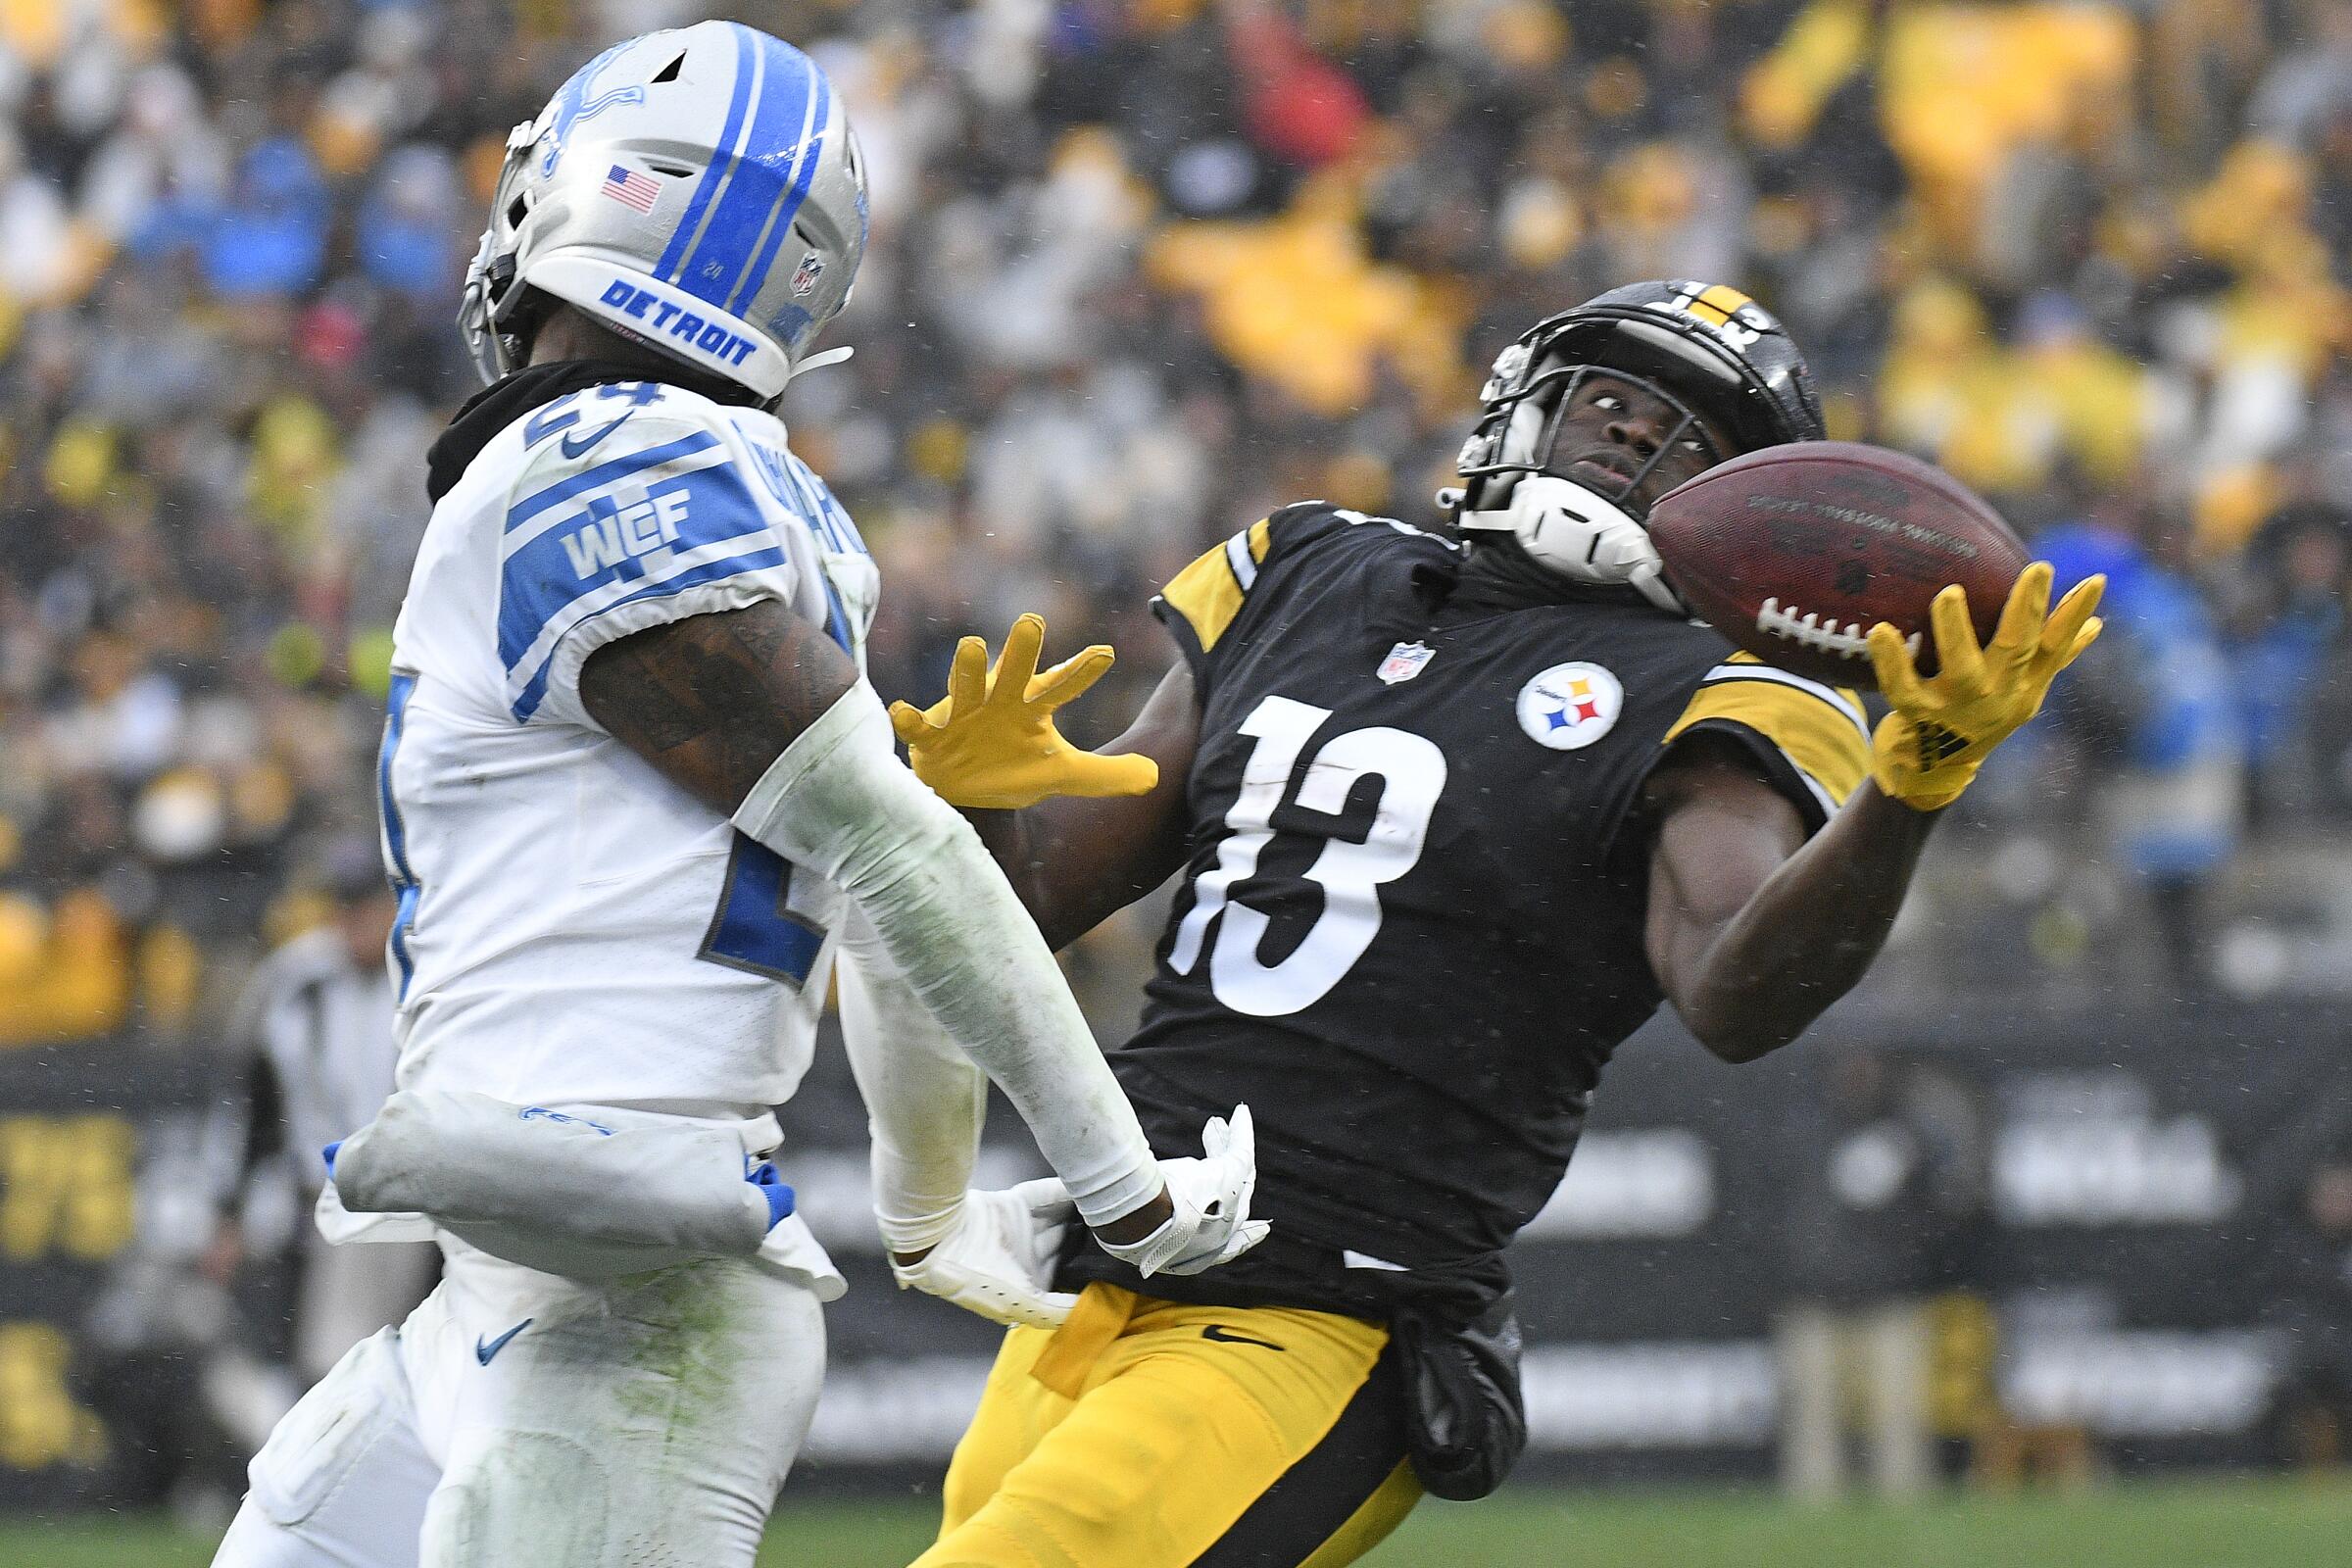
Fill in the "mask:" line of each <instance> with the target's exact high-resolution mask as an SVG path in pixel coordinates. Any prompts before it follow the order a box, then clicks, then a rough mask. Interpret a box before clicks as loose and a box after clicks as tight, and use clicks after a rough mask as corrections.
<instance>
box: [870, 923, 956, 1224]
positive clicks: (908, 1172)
mask: <svg viewBox="0 0 2352 1568" xmlns="http://www.w3.org/2000/svg"><path fill="white" fill-rule="evenodd" d="M839 973H840V976H841V1033H842V1040H843V1043H844V1045H845V1046H846V1047H847V1049H848V1052H849V1057H850V1071H851V1073H852V1074H853V1075H854V1076H855V1077H856V1078H857V1080H858V1094H859V1095H860V1096H862V1097H863V1099H864V1101H865V1113H866V1127H867V1129H868V1132H869V1133H870V1135H871V1138H872V1145H873V1176H874V1214H875V1217H876V1218H877V1219H878V1220H880V1222H881V1225H882V1233H883V1236H884V1237H885V1239H887V1240H888V1241H889V1242H890V1243H891V1245H892V1246H893V1248H894V1249H897V1250H905V1251H914V1250H919V1249H921V1248H925V1247H929V1246H931V1245H933V1244H935V1243H936V1242H938V1241H939V1239H940V1237H939V1235H938V1234H937V1232H938V1230H939V1229H940V1228H941V1227H942V1226H943V1225H944V1223H945V1221H946V1218H947V1217H948V1216H951V1215H952V1214H953V1213H954V1211H955V1209H956V1205H957V1204H958V1203H960V1202H961V1201H963V1194H964V1189H965V1188H967V1187H969V1186H970V1185H971V1181H972V1164H973V1161H974V1160H975V1159H976V1158H978V1156H979V1152H980V1129H981V1125H982V1122H983V1119H984V1118H985V1116H986V1114H987V1107H988V1079H987V1078H986V1077H985V1076H983V1075H982V1073H981V1071H980V1069H979V1068H977V1067H975V1066H973V1065H972V1062H971V1058H970V1057H968V1056H966V1055H965V1054H963V1053H962V1052H960V1051H958V1050H956V1043H955V1042H954V1041H953V1040H951V1039H949V1038H948V1032H947V1031H946V1030H945V1029H943V1028H941V1027H940V1025H939V1020H938V1019H936V1018H934V1017H933V1016H932V1015H931V1011H930V1009H929V1008H927V1007H925V1006H924V1005H923V1002H922V998H920V997H919V996H917V995H915V992H914V988H913V987H911V986H909V985H908V984H907V978H906V976H905V975H904V974H903V973H901V972H900V969H899V966H898V964H897V963H896V962H894V961H893V960H892V959H891V956H890V950H889V949H888V948H887V947H886V946H885V945H884V944H883V941H882V934H881V932H879V931H877V930H876V929H874V924H873V922H872V921H871V920H869V919H867V918H866V917H865V915H864V913H863V912H862V911H860V910H857V909H853V910H852V911H851V914H850V918H849V920H848V923H847V924H846V925H845V926H844V928H843V930H842V935H841V967H840V970H839Z"/></svg>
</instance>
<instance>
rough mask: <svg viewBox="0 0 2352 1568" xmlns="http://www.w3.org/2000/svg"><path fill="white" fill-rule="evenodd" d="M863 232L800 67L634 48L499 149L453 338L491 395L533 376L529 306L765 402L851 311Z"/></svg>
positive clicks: (725, 37) (843, 132)
mask: <svg viewBox="0 0 2352 1568" xmlns="http://www.w3.org/2000/svg"><path fill="white" fill-rule="evenodd" d="M865 231H866V205H865V168H864V165H863V163H862V161H861V160H860V159H859V157H858V138H857V137H856V135H855V134H854V133H853V132H852V131H851V129H850V123H849V118H848V116H847V114H846V113H845V112H844V110H843V108H842V104H841V98H840V95H839V94H838V93H836V92H835V91H834V90H833V85H832V83H831V82H830V81H828V80H827V79H826V77H825V73H823V72H822V71H820V70H818V69H817V67H816V63H815V62H814V61H812V60H810V59H809V57H808V56H807V55H805V54H803V53H801V51H800V50H798V49H795V48H794V47H793V46H792V45H790V44H788V43H785V42H783V41H781V40H779V39H776V38H771V37H769V36H768V35H767V34H766V33H763V32H760V31H757V30H755V29H754V28H751V27H747V26H744V25H741V24H740V23H733V22H704V23H698V24H696V25H694V26H691V27H684V28H679V29H676V30H674V31H664V32H649V33H645V34H643V35H641V36H639V37H635V38H631V39H629V40H628V41H626V42H625V43H619V44H615V45H613V47H612V48H610V49H608V50H606V51H605V52H604V53H603V54H601V55H598V56H597V57H596V58H595V59H594V60H591V61H590V62H588V64H587V65H585V66H583V67H582V68H580V70H579V72H578V73H576V74H574V75H573V76H572V78H571V79H570V80H569V81H567V82H565V83H564V85H563V87H562V88H561V89H560V90H558V92H557V93H556V95H555V97H554V98H553V99H551V100H550V101H549V103H548V106H547V107H546V108H545V109H544V110H542V111H540V114H539V118H538V119H536V120H534V121H531V122H530V123H527V124H521V125H517V126H515V129H514V132H513V133H512V134H511V135H509V136H508V138H507V162H506V167H505V169H504V170H503V171H502V172H501V173H500V175H499V180H498V194H497V196H496V197H495V198H494V199H493V202H492V205H491V212H490V226H489V227H488V228H486V229H484V230H483V231H482V242H481V247H480V249H479V250H478V251H477V252H476V253H475V255H474V259H473V265H472V266H471V267H470V268H469V269H468V270H467V271H466V298H465V303H464V305H463V306H462V307H460V309H459V312H458V325H459V328H460V329H461V330H462V331H464V332H465V334H466V342H467V345H468V346H469V347H470V348H471V349H472V351H473V360H474V365H475V367H476V368H478V369H479V370H480V372H481V375H482V379H483V380H485V381H491V380H496V379H497V378H498V377H499V376H502V375H505V374H507V373H508V372H510V371H512V370H514V369H515V368H517V367H518V366H520V365H521V364H522V363H523V362H524V361H525V359H527V357H528V350H529V333H530V329H531V327H532V325H533V324H535V323H534V322H533V320H532V318H531V314H530V312H529V310H528V309H527V308H526V306H525V301H526V300H527V299H528V298H529V297H530V296H531V294H532V293H533V291H537V292H538V293H541V294H546V295H550V296H553V297H554V298H556V299H559V300H563V301H564V302H565V303H567V304H570V305H572V306H574V307H576V308H578V309H579V310H581V311H584V312H586V313H587V314H588V315H590V316H592V317H595V318H596V319H598V320H600V321H602V322H604V323H605V324H606V325H609V326H612V327H613V328H615V329H616V330H618V331H620V332H622V333H625V334H627V335H629V336H631V337H633V338H636V339H638V340H640V341H642V342H645V343H650V344H652V345H653V346H655V347H656V348H659V349H662V350H663V351H664V352H666V353H668V354H671V355H674V356H675V357H676V358H677V359H679V360H681V361H683V362H684V363H686V364H688V365H691V366H693V367H695V368H697V369H700V370H704V371H707V372H710V373H711V374H715V375H720V376H724V377H725V378H726V379H728V380H730V381H734V382H737V383H739V384H741V385H743V386H745V387H748V388H750V389H751V390H752V391H753V392H755V393H757V394H758V395H759V396H760V397H761V398H762V399H773V398H774V397H775V396H776V395H777V394H778V393H780V392H782V391H783V390H784V383H785V382H786V381H788V380H790V379H791V378H792V374H793V371H794V369H795V368H796V367H799V366H801V365H803V364H805V363H806V361H807V357H808V352H809V345H810V343H811V342H812V341H813V340H814V338H815V337H816V334H817V332H818V331H819V330H820V329H821V328H822V327H823V326H824V324H825V323H826V322H827V321H829V320H831V319H833V317H834V316H835V315H837V314H838V313H839V312H840V310H841V308H842V306H843V305H845V304H847V303H848V301H849V297H850V284H851V282H852V280H853V279H854V278H855V277H856V276H857V272H858V262H859V261H860V260H862V259H863V257H864V255H865Z"/></svg>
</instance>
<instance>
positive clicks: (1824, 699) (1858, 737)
mask: <svg viewBox="0 0 2352 1568" xmlns="http://www.w3.org/2000/svg"><path fill="white" fill-rule="evenodd" d="M1783 675H1784V672H1783V671H1780V670H1775V669H1771V668H1770V666H1768V665H1745V664H1725V665H1718V666H1717V667H1716V670H1715V671H1714V672H1711V673H1710V675H1709V677H1708V679H1707V681H1706V683H1705V684H1703V685H1701V686H1700V687H1699V689H1698V690H1697V692H1695V693H1694V694H1692V696H1691V702H1690V705H1689V706H1688V707H1686V708H1685V709H1684V710H1683V714H1682V717H1680V718H1678V719H1676V720H1675V722H1674V727H1673V728H1671V729H1669V730H1668V731H1667V732H1666V737H1665V739H1666V743H1667V744H1668V745H1671V744H1673V742H1674V741H1675V740H1676V739H1677V738H1678V737H1680V736H1682V735H1684V734H1686V733H1687V732H1689V731H1690V730H1691V729H1693V728H1696V727H1697V726H1699V725H1701V724H1706V725H1708V726H1710V727H1718V726H1722V725H1737V726H1738V727H1740V729H1744V730H1748V731H1752V732H1753V733H1754V734H1756V735H1757V736H1759V737H1761V738H1762V739H1763V740H1764V741H1766V742H1767V743H1769V744H1770V745H1771V747H1772V749H1773V750H1774V751H1775V752H1777V753H1779V754H1780V756H1781V757H1782V758H1784V759H1786V760H1787V761H1788V763H1789V766H1790V767H1791V768H1793V769H1794V770H1795V772H1796V774H1797V775H1798V778H1799V780H1800V781H1801V782H1802V783H1803V785H1804V786H1805V788H1806V790H1807V791H1808V793H1810V794H1812V795H1813V796H1814V797H1815V800H1816V802H1817V803H1818V804H1819V805H1821V807H1822V809H1823V811H1824V814H1825V815H1826V814H1827V813H1828V812H1831V811H1835V810H1836V809H1838V807H1840V806H1842V805H1844V804H1845V799H1846V797H1847V796H1849V795H1851V794H1853V792H1854V791H1855V789H1856V788H1858V787H1859V786H1860V785H1861V783H1862V779H1863V776H1864V775H1865V774H1867V773H1868V772H1869V770H1870V735H1869V731H1868V729H1867V728H1865V727H1864V724H1863V719H1862V708H1861V704H1860V703H1859V702H1858V701H1857V700H1855V699H1854V698H1853V697H1852V695H1851V694H1850V693H1845V692H1839V691H1838V690H1836V689H1835V688H1833V687H1828V686H1821V685H1818V684H1817V683H1815V682H1812V681H1807V680H1803V679H1802V678H1801V677H1797V676H1787V677H1786V678H1780V677H1782V676H1783Z"/></svg>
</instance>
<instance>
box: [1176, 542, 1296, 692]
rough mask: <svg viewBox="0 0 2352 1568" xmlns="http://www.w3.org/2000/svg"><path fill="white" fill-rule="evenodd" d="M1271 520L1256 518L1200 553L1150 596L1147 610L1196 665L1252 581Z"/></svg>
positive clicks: (1228, 621) (1265, 546) (1222, 632)
mask: <svg viewBox="0 0 2352 1568" xmlns="http://www.w3.org/2000/svg"><path fill="white" fill-rule="evenodd" d="M1271 522H1272V519H1270V518H1261V519H1259V520H1258V521H1256V522H1253V523H1251V524H1250V526H1249V527H1247V528H1244V529H1243V530H1242V531H1241V532H1240V533H1237V534H1235V535H1234V536H1233V537H1232V538H1230V539H1228V540H1226V541H1225V542H1224V543H1223V544H1221V545H1219V546H1217V547H1216V548H1215V549H1214V550H1210V551H1206V552H1204V553H1202V554H1201V557H1200V558H1199V559H1198V560H1196V561H1195V562H1194V563H1193V564H1191V565H1189V566H1187V567H1185V568H1184V569H1183V570H1182V571H1180V572H1178V573H1177V574H1176V575H1175V576H1174V577H1172V578H1170V579H1169V580H1168V585H1167V586H1166V587H1165V588H1162V589H1161V590H1160V591H1159V595H1158V597H1157V598H1155V599H1154V600H1152V613H1153V614H1156V615H1157V616H1159V618H1160V619H1161V620H1162V621H1164V622H1165V623H1166V624H1167V627H1168V629H1169V631H1171V632H1172V633H1174V634H1175V637H1176V645H1177V647H1179V648H1181V649H1183V650H1184V655H1185V658H1186V659H1187V660H1189V661H1191V662H1193V663H1195V664H1196V665H1197V664H1198V663H1199V662H1200V661H1201V659H1202V658H1203V657H1205V656H1206V655H1207V654H1208V653H1209V651H1210V650H1212V649H1214V648H1215V647H1216V646H1217V639H1218V638H1220V637H1222V636H1224V635H1225V630H1226V628H1227V627H1229V626H1231V625H1232V624H1233V619H1234V617H1235V616H1236V615H1239V614H1240V613H1242V601H1243V600H1244V599H1246V598H1248V597H1249V594H1250V589H1251V588H1252V587H1253V586H1255V585H1256V582H1257V568H1258V567H1259V565H1260V564H1263V563H1264V561H1265V559H1266V551H1267V549H1268V547H1269V546H1270V545H1271V544H1272V542H1273V532H1272V526H1271Z"/></svg>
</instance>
